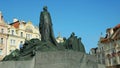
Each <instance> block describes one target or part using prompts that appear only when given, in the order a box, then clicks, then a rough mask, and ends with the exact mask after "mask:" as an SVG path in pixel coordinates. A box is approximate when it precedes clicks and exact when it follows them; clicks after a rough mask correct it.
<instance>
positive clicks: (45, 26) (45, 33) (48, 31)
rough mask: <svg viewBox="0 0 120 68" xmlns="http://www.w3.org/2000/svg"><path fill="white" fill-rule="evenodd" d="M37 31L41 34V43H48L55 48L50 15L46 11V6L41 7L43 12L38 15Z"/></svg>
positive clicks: (55, 43)
mask: <svg viewBox="0 0 120 68" xmlns="http://www.w3.org/2000/svg"><path fill="white" fill-rule="evenodd" d="M39 30H40V34H41V41H44V42H47V41H50V42H51V43H53V44H54V45H56V46H57V42H56V40H55V37H54V33H53V29H52V20H51V16H50V13H49V12H48V10H47V6H44V7H43V11H42V12H41V14H40V24H39Z"/></svg>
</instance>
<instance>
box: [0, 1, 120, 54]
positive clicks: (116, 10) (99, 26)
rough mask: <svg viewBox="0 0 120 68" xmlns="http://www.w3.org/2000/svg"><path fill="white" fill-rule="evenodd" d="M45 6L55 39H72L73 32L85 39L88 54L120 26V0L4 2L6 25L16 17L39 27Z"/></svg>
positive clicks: (2, 7) (0, 9)
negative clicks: (50, 18)
mask: <svg viewBox="0 0 120 68" xmlns="http://www.w3.org/2000/svg"><path fill="white" fill-rule="evenodd" d="M44 5H47V6H48V11H49V12H50V14H51V17H52V23H53V28H54V34H55V36H57V35H58V33H59V32H60V33H61V35H62V36H63V37H67V38H68V37H69V36H70V34H71V33H72V32H75V34H76V36H78V37H82V42H83V44H84V45H85V49H86V51H87V53H88V52H89V50H90V48H93V47H97V43H98V40H99V38H100V34H101V32H102V33H103V36H104V35H105V32H106V29H107V28H109V27H114V26H116V25H117V24H119V23H120V0H0V11H2V13H3V16H4V19H5V21H6V22H10V23H11V22H12V20H13V18H17V19H19V20H24V21H32V22H33V24H34V25H38V24H39V16H40V12H41V11H42V8H43V6H44Z"/></svg>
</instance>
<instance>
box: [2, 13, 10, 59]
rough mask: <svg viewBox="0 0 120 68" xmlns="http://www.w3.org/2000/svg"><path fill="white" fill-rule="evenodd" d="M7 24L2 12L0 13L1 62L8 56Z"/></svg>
mask: <svg viewBox="0 0 120 68" xmlns="http://www.w3.org/2000/svg"><path fill="white" fill-rule="evenodd" d="M7 33H8V31H7V24H6V23H5V21H4V19H3V15H2V12H0V60H2V59H3V58H4V57H5V56H6V54H7V51H6V50H7V39H8V38H7Z"/></svg>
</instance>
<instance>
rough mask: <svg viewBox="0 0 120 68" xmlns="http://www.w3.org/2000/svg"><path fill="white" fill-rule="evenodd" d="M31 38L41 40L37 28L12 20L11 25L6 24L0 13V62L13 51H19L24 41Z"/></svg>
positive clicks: (30, 24)
mask: <svg viewBox="0 0 120 68" xmlns="http://www.w3.org/2000/svg"><path fill="white" fill-rule="evenodd" d="M33 38H38V39H40V40H41V35H40V33H39V28H38V27H35V26H33V24H32V22H30V21H29V22H24V21H19V20H18V19H13V22H12V23H11V24H7V23H6V22H5V21H4V19H3V15H2V12H0V60H2V59H3V58H4V57H5V56H6V55H8V54H10V53H11V52H12V51H13V50H15V49H20V47H21V46H22V45H23V44H24V42H25V40H30V39H33Z"/></svg>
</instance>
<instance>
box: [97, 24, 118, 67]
mask: <svg viewBox="0 0 120 68" xmlns="http://www.w3.org/2000/svg"><path fill="white" fill-rule="evenodd" d="M98 47H99V48H98V49H99V50H100V52H101V53H100V54H99V55H102V54H103V55H102V58H101V59H104V60H105V65H106V67H108V68H112V67H114V68H119V67H120V24H118V25H117V26H115V27H114V28H108V29H107V30H106V36H105V37H101V38H100V40H99V43H98Z"/></svg>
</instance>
